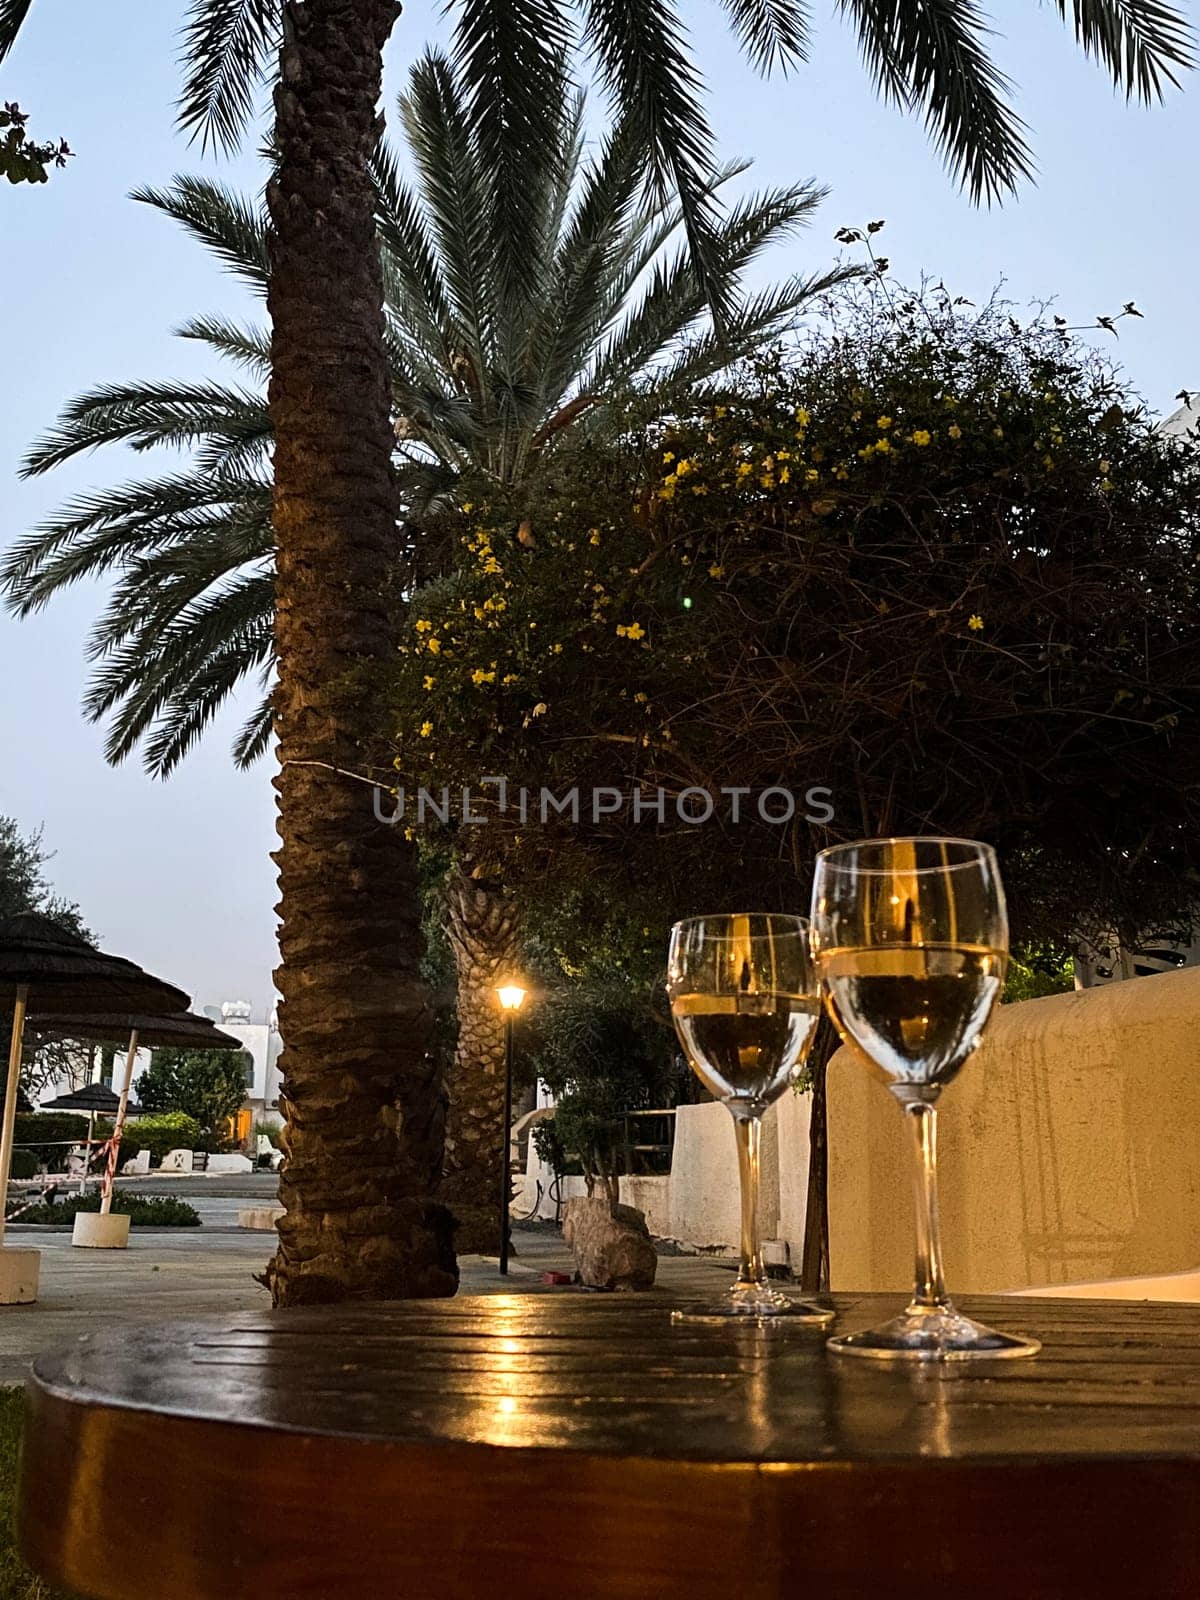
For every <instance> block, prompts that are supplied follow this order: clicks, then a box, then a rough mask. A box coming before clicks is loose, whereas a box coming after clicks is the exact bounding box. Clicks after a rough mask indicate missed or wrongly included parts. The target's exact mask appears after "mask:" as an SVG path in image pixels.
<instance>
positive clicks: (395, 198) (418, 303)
mask: <svg viewBox="0 0 1200 1600" xmlns="http://www.w3.org/2000/svg"><path fill="white" fill-rule="evenodd" d="M402 114H403V112H402ZM372 177H373V179H374V182H375V193H376V197H377V220H378V227H379V247H380V254H381V255H382V257H383V264H384V271H385V273H386V274H387V275H388V278H389V289H390V294H389V296H388V299H389V301H390V302H395V301H396V300H397V299H400V298H401V297H402V298H403V302H404V310H405V313H406V315H405V321H406V322H407V323H408V325H409V326H410V327H411V328H412V330H413V331H414V332H415V333H419V335H420V337H421V339H422V341H423V343H424V344H425V347H426V350H427V352H428V354H429V356H430V357H431V358H432V359H437V358H438V357H440V358H441V359H442V361H443V362H444V361H446V360H448V359H449V357H450V352H451V350H452V348H453V344H454V335H453V327H452V322H453V315H452V312H451V309H450V298H449V294H448V292H447V289H446V283H445V280H444V278H443V276H442V268H441V264H440V263H439V261H438V255H437V250H436V248H435V246H434V242H433V240H432V239H431V238H430V236H429V230H428V228H427V227H426V224H425V218H424V216H423V215H422V213H421V208H420V206H419V205H418V204H417V200H416V197H415V196H414V194H413V192H412V190H411V189H410V188H409V186H408V184H407V183H405V181H404V180H403V178H402V177H401V176H400V166H399V163H398V161H397V159H396V155H395V152H394V151H393V150H392V149H391V148H390V146H389V145H388V144H387V143H386V141H381V143H380V145H379V148H378V149H377V150H376V152H375V158H374V161H373V163H372Z"/></svg>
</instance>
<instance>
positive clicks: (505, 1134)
mask: <svg viewBox="0 0 1200 1600" xmlns="http://www.w3.org/2000/svg"><path fill="white" fill-rule="evenodd" d="M526 993H527V991H526V990H525V988H524V987H523V986H522V985H521V984H519V983H516V982H515V981H514V980H513V979H511V978H509V979H506V980H505V982H504V983H502V984H500V985H499V987H498V988H497V990H496V994H497V996H498V997H499V1000H500V1005H501V1007H502V1008H503V1010H504V1118H503V1122H502V1125H501V1128H500V1272H501V1276H503V1277H505V1278H507V1276H508V1208H509V1202H510V1200H511V1198H512V1173H511V1171H510V1170H509V1165H508V1158H509V1127H510V1124H511V1123H512V1075H513V1023H514V1021H515V1020H516V1015H517V1012H518V1011H519V1010H520V1009H521V1007H522V1006H523V1005H524V1004H525V995H526Z"/></svg>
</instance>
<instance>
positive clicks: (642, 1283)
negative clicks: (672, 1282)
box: [563, 1195, 658, 1289]
mask: <svg viewBox="0 0 1200 1600" xmlns="http://www.w3.org/2000/svg"><path fill="white" fill-rule="evenodd" d="M563 1238H564V1240H565V1241H566V1242H567V1244H568V1245H569V1246H570V1247H571V1253H572V1254H573V1255H574V1257H575V1260H576V1262H577V1264H578V1266H579V1278H580V1281H581V1282H582V1283H585V1284H587V1286H588V1287H589V1288H591V1289H649V1288H651V1287H653V1284H654V1274H655V1272H656V1271H657V1270H658V1254H657V1252H656V1251H655V1248H654V1245H653V1243H652V1241H651V1239H650V1230H649V1229H648V1228H647V1226H646V1219H645V1217H644V1216H643V1215H642V1213H641V1212H640V1211H636V1210H635V1209H634V1208H633V1206H622V1205H617V1206H613V1205H610V1204H609V1202H608V1200H607V1199H606V1198H605V1197H604V1196H603V1195H592V1196H590V1197H584V1196H577V1197H576V1198H575V1199H573V1200H568V1201H567V1214H566V1218H565V1220H564V1222H563Z"/></svg>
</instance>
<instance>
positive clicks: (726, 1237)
mask: <svg viewBox="0 0 1200 1600" xmlns="http://www.w3.org/2000/svg"><path fill="white" fill-rule="evenodd" d="M808 1107H809V1101H808V1096H807V1095H796V1094H793V1093H791V1092H788V1093H787V1094H785V1095H784V1096H783V1098H782V1100H780V1102H779V1103H778V1105H776V1106H773V1107H772V1108H771V1110H770V1111H769V1112H768V1113H767V1115H766V1117H765V1118H764V1119H763V1131H762V1179H761V1184H762V1188H761V1195H760V1213H761V1226H762V1236H763V1238H764V1239H775V1238H779V1239H785V1240H786V1241H787V1243H788V1246H789V1248H790V1250H791V1256H792V1260H793V1262H798V1261H799V1259H800V1253H801V1249H802V1247H803V1243H804V1214H805V1199H806V1194H807V1188H808ZM553 1178H554V1174H553V1172H552V1171H551V1170H550V1169H549V1168H548V1167H546V1166H544V1165H543V1164H542V1162H541V1161H539V1159H538V1155H537V1151H536V1150H535V1149H534V1147H533V1143H532V1141H531V1142H530V1146H529V1161H528V1164H527V1167H526V1171H525V1187H524V1195H523V1198H522V1200H521V1201H520V1202H518V1204H517V1206H516V1207H515V1209H516V1210H517V1211H518V1213H519V1214H520V1213H524V1214H526V1215H528V1214H529V1213H530V1212H532V1210H533V1207H534V1202H535V1199H536V1196H537V1192H538V1184H539V1183H540V1184H541V1201H540V1204H539V1205H538V1210H537V1214H538V1215H539V1216H541V1217H546V1218H553V1216H554V1214H555V1205H554V1201H553V1199H552V1198H551V1195H550V1188H551V1184H552V1182H553ZM561 1189H562V1193H561V1209H563V1210H565V1208H566V1202H567V1201H568V1200H569V1199H571V1198H572V1197H573V1196H574V1195H577V1194H584V1193H585V1192H586V1185H585V1183H584V1180H583V1179H582V1178H564V1179H563V1181H562V1185H561ZM621 1199H622V1200H623V1201H624V1202H625V1203H626V1204H627V1205H632V1206H636V1207H637V1208H638V1210H639V1211H642V1212H644V1214H645V1217H646V1223H647V1226H648V1227H649V1229H650V1232H651V1233H652V1234H654V1235H655V1236H656V1237H658V1238H663V1239H674V1240H677V1241H678V1242H679V1243H680V1244H681V1245H683V1246H685V1247H690V1248H691V1249H694V1250H697V1251H701V1250H703V1251H710V1250H711V1251H716V1252H718V1253H720V1254H726V1255H728V1254H736V1252H737V1250H738V1245H739V1239H740V1235H741V1198H740V1190H739V1185H738V1165H737V1146H736V1144H735V1142H734V1133H733V1119H732V1118H731V1117H730V1115H729V1112H728V1111H727V1110H726V1109H725V1107H724V1106H723V1105H719V1104H717V1103H716V1102H715V1101H710V1102H708V1103H706V1104H704V1105H696V1106H680V1107H679V1109H678V1111H677V1112H676V1115H675V1149H674V1155H673V1157H672V1161H671V1172H670V1176H669V1177H667V1176H664V1177H630V1178H622V1179H621Z"/></svg>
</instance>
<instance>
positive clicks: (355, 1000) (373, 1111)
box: [0, 0, 1191, 1302]
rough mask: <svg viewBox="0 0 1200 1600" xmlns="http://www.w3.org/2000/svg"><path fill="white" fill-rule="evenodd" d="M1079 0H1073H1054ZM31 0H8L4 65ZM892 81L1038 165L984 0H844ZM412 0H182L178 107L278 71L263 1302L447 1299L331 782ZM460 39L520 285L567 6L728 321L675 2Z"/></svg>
mask: <svg viewBox="0 0 1200 1600" xmlns="http://www.w3.org/2000/svg"><path fill="white" fill-rule="evenodd" d="M1055 3H1056V5H1057V8H1058V10H1059V12H1060V14H1061V15H1063V16H1064V17H1066V16H1067V0H1055ZM30 4H31V0H0V56H2V55H3V53H4V52H5V51H6V50H7V49H8V48H9V47H10V46H11V44H12V42H13V40H14V39H15V37H16V34H17V32H18V30H19V28H20V26H21V23H22V22H23V20H24V18H25V16H26V14H27V13H28V11H29V8H30ZM724 4H725V7H726V9H727V11H728V12H729V15H730V20H731V23H732V25H733V27H734V29H735V32H736V34H737V37H738V40H739V43H740V45H741V47H742V48H743V49H744V50H745V51H746V52H747V53H748V54H749V55H750V56H751V57H752V58H753V59H755V60H756V61H757V62H758V63H759V64H760V65H761V66H763V67H764V68H769V67H771V66H772V65H774V64H776V63H780V64H783V65H785V66H786V65H787V64H789V63H792V62H796V61H799V60H802V59H803V58H804V56H805V53H806V49H807V21H808V11H807V7H806V6H805V5H804V4H803V0H724ZM842 9H843V11H844V12H845V13H846V14H847V15H848V17H849V18H850V20H851V21H852V22H853V24H854V26H855V27H856V29H857V32H858V34H859V37H860V40H861V43H862V49H863V54H864V57H865V59H866V61H867V63H868V66H869V68H870V69H871V71H872V73H873V75H874V77H875V79H876V82H877V84H878V86H879V88H880V90H881V92H883V93H884V94H886V95H887V96H888V97H890V98H891V99H893V100H896V101H897V102H899V103H900V104H902V105H904V106H907V107H909V108H910V109H913V110H915V111H917V112H919V113H921V114H923V115H924V117H925V120H926V122H927V124H928V125H929V127H930V130H931V132H932V134H933V137H934V139H935V142H936V143H937V144H938V146H939V148H940V149H941V150H942V152H943V155H944V157H945V159H946V161H947V163H948V164H949V166H950V168H951V170H952V171H953V172H955V173H956V174H957V175H958V176H959V177H960V178H961V179H962V180H963V181H964V182H965V183H966V184H967V186H968V187H969V189H970V190H971V192H972V194H973V195H975V196H976V197H977V198H979V197H983V196H986V195H989V194H993V193H999V194H1003V193H1004V192H1005V191H1006V190H1008V189H1010V188H1011V187H1013V185H1014V184H1016V183H1017V182H1018V181H1019V179H1020V177H1021V176H1022V174H1023V173H1025V172H1026V171H1027V170H1028V166H1029V157H1028V153H1027V150H1026V146H1025V143H1024V139H1023V135H1022V130H1021V125H1020V123H1019V122H1018V120H1017V118H1016V117H1015V115H1014V113H1013V112H1012V110H1011V108H1010V107H1009V106H1008V104H1007V101H1006V93H1005V91H1006V85H1005V83H1004V80H1003V78H1002V77H1001V75H1000V74H999V73H998V71H997V69H996V68H995V66H994V64H993V63H992V61H991V59H990V57H989V55H988V52H987V49H986V29H985V19H984V17H983V15H982V13H981V12H980V10H979V9H978V7H977V4H976V0H890V3H888V4H883V3H881V0H843V7H842ZM399 12H400V6H399V4H398V3H397V0H193V4H192V6H191V8H190V10H189V13H188V19H189V20H188V26H187V39H186V54H187V59H188V61H189V76H188V81H187V83H186V85H185V89H184V96H183V110H182V120H183V121H184V124H185V125H186V126H190V127H192V128H194V129H196V130H198V131H199V132H201V133H202V134H203V135H204V136H205V137H208V136H212V137H214V138H216V139H218V140H220V141H221V142H224V143H226V144H233V143H236V142H237V141H238V139H239V138H240V136H241V134H242V133H243V131H244V129H245V127H246V125H247V122H248V120H249V117H250V114H251V111H252V107H253V101H254V89H255V86H256V83H257V81H258V79H259V77H260V76H261V75H262V73H263V71H264V69H265V68H266V66H267V64H268V63H270V62H272V61H274V62H277V64H278V76H277V82H276V92H275V128H274V140H273V161H274V172H273V176H272V179H271V182H270V184H269V186H268V208H269V212H270V216H271V222H272V235H271V245H270V257H271V276H270V286H269V290H268V310H269V312H270V315H271V322H272V336H271V339H272V362H271V382H270V392H269V406H270V415H271V421H272V426H273V433H274V439H275V454H274V463H273V466H274V471H273V477H274V484H273V507H274V510H273V518H272V522H273V528H274V536H275V544H276V552H277V571H276V612H275V651H276V668H277V674H278V683H277V687H276V691H275V697H274V712H275V718H276V732H277V734H278V739H279V762H280V766H279V772H278V775H277V777H276V780H275V781H276V789H277V791H278V797H279V832H280V835H281V839H282V847H281V849H280V851H279V853H278V856H277V859H278V862H279V869H280V893H281V910H282V915H283V932H282V937H281V950H282V958H283V959H282V966H281V967H280V969H279V973H278V983H279V987H280V990H281V992H282V994H283V997H284V1000H283V1005H282V1007H281V1012H280V1025H281V1031H282V1034H283V1038H284V1042H285V1050H286V1054H285V1063H286V1074H287V1077H286V1082H287V1091H288V1096H289V1101H290V1107H289V1132H288V1140H289V1160H288V1164H287V1167H286V1170H285V1174H284V1178H283V1183H282V1195H283V1199H284V1204H285V1206H286V1208H287V1209H286V1214H285V1216H284V1218H283V1219H282V1221H281V1223H280V1230H279V1233H280V1239H279V1249H278V1252H277V1254H276V1257H275V1259H274V1261H273V1262H272V1264H271V1266H270V1268H269V1270H268V1276H269V1279H270V1282H271V1286H272V1292H273V1295H274V1297H275V1299H276V1301H277V1302H295V1301H303V1300H314V1299H344V1298H354V1297H364V1296H395V1295H405V1294H423V1293H424V1294H429V1293H449V1292H452V1290H453V1288H454V1284H455V1280H456V1273H455V1268H454V1258H453V1251H452V1248H451V1243H450V1236H449V1220H448V1218H447V1217H446V1215H445V1214H444V1212H443V1211H442V1210H441V1209H440V1208H439V1207H438V1206H437V1205H436V1204H434V1203H433V1202H432V1201H431V1199H430V1195H431V1193H432V1191H433V1187H434V1185H435V1183H436V1179H437V1175H438V1169H439V1166H440V1156H439V1143H440V1127H439V1110H438V1108H439V1095H438V1086H437V1084H436V1083H435V1082H434V1081H433V1080H432V1078H431V1076H430V1073H429V1069H428V1065H427V1052H426V1048H425V1042H426V1038H427V1016H428V1007H427V1004H426V999H425V995H424V991H423V990H422V988H421V986H420V982H419V977H418V955H419V940H418V937H417V932H416V929H417V925H418V917H417V907H418V893H417V885H416V876H415V869H414V861H413V856H412V853H411V852H410V851H406V850H404V849H402V848H401V847H400V846H399V845H398V844H397V842H396V841H395V840H394V839H392V837H391V835H390V834H389V833H388V831H387V830H384V829H381V828H379V827H378V826H377V825H376V824H375V822H374V819H373V818H372V817H371V815H370V813H369V812H368V810H367V809H366V807H364V806H363V805H362V804H361V800H360V796H359V794H358V788H359V786H358V785H356V784H353V783H350V782H348V781H346V779H345V777H344V776H343V774H345V773H346V772H347V771H348V770H350V769H352V768H353V767H356V766H359V765H361V764H362V763H363V762H364V761H365V760H366V759H367V757H368V755H369V754H370V752H369V751H368V750H367V749H366V748H365V747H364V742H363V741H364V735H363V730H364V729H370V728H373V727H377V726H379V710H380V708H379V706H378V703H377V701H378V695H379V692H380V690H379V686H380V684H381V682H382V680H383V679H384V677H385V676H386V667H387V663H388V662H389V660H390V659H391V658H392V654H393V651H394V649H395V647H396V644H397V628H398V615H397V608H396V607H395V606H394V605H393V604H392V603H391V602H392V594H391V591H390V583H391V581H392V580H391V574H392V573H393V571H394V546H395V522H396V514H395V513H396V506H395V498H394V483H393V478H392V449H393V434H392V418H391V407H390V386H389V373H388V357H387V349H386V342H385V331H386V330H385V322H384V316H383V311H382V305H383V277H382V269H381V265H380V258H379V254H378V251H377V248H376V242H375V190H374V186H373V184H372V182H371V178H370V170H369V169H370V163H371V159H372V156H373V154H374V151H375V148H376V144H377V127H376V107H377V106H378V104H379V99H380V93H381V88H382V55H383V47H384V44H385V43H386V41H387V38H388V36H389V34H390V32H391V30H392V27H393V25H394V24H395V21H396V19H397V17H398V15H399ZM454 13H455V15H456V17H457V24H458V26H457V44H456V48H457V52H458V59H459V61H460V63H461V65H462V68H463V71H464V76H465V81H466V83H467V84H468V86H469V89H470V101H469V108H470V121H471V124H472V126H473V127H474V128H475V130H476V131H477V136H478V138H479V141H480V150H481V152H482V155H483V157H484V160H485V162H486V170H487V174H488V184H489V187H490V188H491V190H492V191H493V193H494V195H495V198H496V204H497V208H498V211H499V213H500V214H501V215H502V216H503V218H504V220H505V238H506V247H505V248H504V249H503V250H502V251H501V253H500V256H499V258H498V262H497V267H498V272H499V275H500V277H501V279H502V282H503V284H504V286H505V288H506V289H511V288H512V286H513V285H515V284H516V283H519V282H520V281H521V279H522V278H523V277H528V278H534V277H536V275H537V273H538V272H539V271H540V270H541V266H542V263H541V261H540V259H539V254H538V249H537V237H536V234H535V233H534V232H533V231H532V229H531V228H530V226H529V222H530V212H529V200H528V193H529V189H530V187H537V186H536V185H531V184H530V179H531V177H532V176H534V175H536V174H537V173H538V172H540V171H541V170H542V169H543V167H545V166H548V165H551V164H552V163H553V161H554V159H555V156H554V153H553V147H552V145H551V142H550V140H549V139H548V137H547V117H548V115H549V113H548V111H547V109H546V106H547V94H546V90H547V86H548V84H550V83H551V82H553V81H554V80H555V78H556V77H557V76H558V75H559V74H560V73H561V70H562V66H561V63H562V54H563V49H564V47H565V45H566V44H567V43H568V42H569V38H570V36H571V30H572V25H573V23H574V22H575V20H576V17H577V16H578V17H579V18H580V20H581V21H582V24H583V29H584V34H585V37H586V40H587V42H588V44H589V45H590V46H591V48H592V51H593V53H594V56H595V59H596V61H597V63H598V66H599V70H600V72H601V75H602V77H603V79H604V81H605V83H606V85H607V86H608V88H609V90H610V92H611V94H612V96H613V98H614V101H615V102H616V103H617V104H618V105H619V106H620V107H621V108H622V109H623V111H624V112H625V113H626V114H627V115H628V117H629V119H630V125H631V127H632V128H633V129H634V131H635V133H636V136H637V138H638V139H639V140H640V141H641V142H642V145H643V146H644V148H645V150H646V151H647V154H648V158H649V162H650V166H651V170H652V175H653V176H654V177H655V178H656V179H657V181H658V183H659V185H660V187H662V188H664V189H665V188H668V187H670V188H673V189H674V192H675V193H676V194H677V196H678V199H679V202H680V206H681V209H682V212H683V215H684V221H685V226H686V228H687V231H688V235H689V239H690V241H691V245H692V250H693V254H694V259H695V269H696V272H697V276H698V279H699V281H700V283H701V285H702V287H703V289H704V292H705V294H706V295H707V296H708V298H709V300H710V303H711V304H712V305H713V306H714V308H715V309H716V310H717V311H718V312H719V313H720V315H721V316H722V318H725V317H727V316H728V314H729V310H730V308H729V306H728V305H727V304H726V303H725V302H724V301H723V300H722V297H721V294H720V287H719V282H718V267H719V256H718V253H717V251H716V247H715V244H714V234H715V229H716V217H715V209H714V208H715V202H714V200H713V197H712V186H711V177H712V165H713V163H712V149H711V145H712V141H711V138H710V136H709V132H708V129H707V126H706V123H705V121H704V117H703V113H702V110H701V108H700V103H699V83H698V78H697V74H696V71H695V68H694V67H693V65H692V63H691V61H690V59H689V57H688V55H687V52H686V47H685V43H684V40H685V33H684V29H683V26H682V23H681V21H680V18H679V15H678V13H677V11H676V10H675V8H674V6H673V5H672V4H671V0H583V3H581V5H580V6H579V8H578V11H577V10H576V8H575V7H574V6H571V5H569V4H568V0H456V4H455V6H454ZM1071 16H1072V21H1073V25H1074V30H1075V34H1076V37H1077V38H1078V39H1079V40H1080V42H1081V44H1082V45H1083V47H1084V48H1085V49H1086V50H1087V51H1088V52H1089V53H1091V54H1093V55H1095V56H1096V57H1097V58H1099V59H1100V60H1101V61H1102V62H1103V63H1104V64H1105V65H1106V66H1107V67H1108V69H1109V71H1110V72H1111V74H1112V76H1113V78H1114V80H1115V81H1116V82H1118V83H1119V84H1122V85H1123V86H1125V87H1126V88H1127V90H1128V91H1129V92H1131V93H1134V92H1136V93H1137V94H1138V95H1139V97H1141V98H1143V99H1152V98H1155V97H1156V96H1158V95H1159V94H1160V92H1161V89H1162V85H1163V81H1164V79H1168V80H1171V81H1173V78H1172V68H1173V67H1175V66H1179V65H1184V64H1190V60H1191V46H1190V34H1189V31H1188V29H1187V25H1186V23H1185V21H1184V20H1183V18H1182V16H1181V15H1180V14H1179V13H1178V12H1177V11H1176V10H1174V9H1173V8H1172V7H1170V6H1168V5H1167V4H1166V3H1165V0H1073V4H1072V7H1071Z"/></svg>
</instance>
